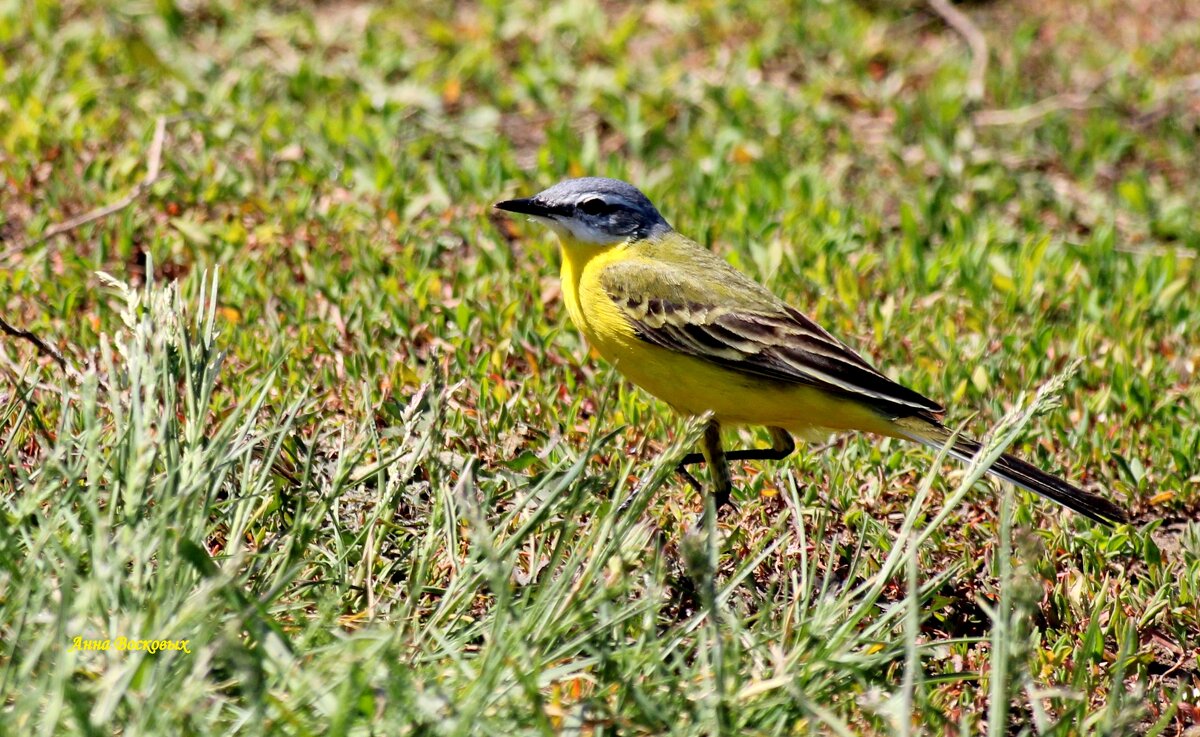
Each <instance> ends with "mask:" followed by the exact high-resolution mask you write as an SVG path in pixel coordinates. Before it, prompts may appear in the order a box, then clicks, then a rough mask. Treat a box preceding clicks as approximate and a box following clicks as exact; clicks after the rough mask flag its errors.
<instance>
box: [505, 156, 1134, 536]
mask: <svg viewBox="0 0 1200 737" xmlns="http://www.w3.org/2000/svg"><path fill="white" fill-rule="evenodd" d="M496 207H497V208H499V209H501V210H507V211H509V212H514V213H520V214H524V215H528V216H530V217H532V218H533V219H534V220H536V221H538V222H541V223H544V224H545V225H548V226H549V227H550V228H551V229H552V230H554V232H555V233H557V234H558V238H559V241H560V242H561V245H562V290H563V298H564V300H565V302H566V305H567V311H568V312H569V313H570V315H571V319H572V320H573V321H574V323H575V325H576V326H577V327H578V328H579V329H580V330H581V331H583V334H584V336H585V337H586V338H587V340H588V342H589V343H590V344H591V345H592V346H593V347H595V349H596V350H597V351H599V353H600V355H602V356H604V358H606V359H607V360H609V361H611V362H612V363H613V364H614V365H616V367H617V369H618V370H620V371H621V373H623V374H624V375H625V376H626V377H628V378H629V379H630V380H631V381H633V383H635V384H637V385H638V386H640V387H642V388H643V389H645V390H646V391H648V392H650V393H651V394H653V395H655V396H656V397H659V398H660V399H662V400H663V401H665V402H666V403H667V404H670V405H671V406H672V407H674V408H675V409H677V410H679V411H680V412H683V413H686V414H689V415H702V414H704V413H706V412H711V413H712V415H711V421H710V422H709V424H708V426H707V427H706V429H705V433H704V438H703V441H702V445H701V450H702V453H692V454H689V455H687V456H686V457H684V459H683V461H682V462H681V463H680V470H681V471H683V473H684V475H685V477H686V478H688V479H689V481H692V482H693V484H694V479H691V477H690V475H687V473H686V471H684V470H683V469H684V467H685V466H687V465H688V464H691V463H699V462H707V464H708V467H709V469H710V473H711V475H712V478H713V481H714V485H715V487H716V489H715V491H716V502H717V505H718V506H722V505H724V504H725V503H728V501H729V494H730V491H731V489H732V486H733V484H732V480H731V477H730V473H729V467H728V461H729V460H779V459H783V458H786V457H787V456H788V455H789V454H790V453H791V452H792V451H793V450H794V449H795V444H794V443H793V442H792V437H791V435H790V433H798V434H802V435H807V436H809V437H812V436H813V434H814V431H816V432H827V431H839V430H863V431H866V432H872V433H877V434H879V435H886V436H890V437H895V438H904V439H908V440H915V441H917V442H920V443H924V444H926V445H929V446H933V447H937V448H940V447H942V446H943V445H944V444H945V443H946V442H947V441H949V439H950V437H951V433H950V431H949V430H948V429H947V428H946V427H945V426H944V425H942V423H941V422H940V421H939V420H940V418H941V417H942V415H943V414H944V413H945V410H944V409H943V408H942V406H941V405H939V404H938V403H937V402H934V401H933V400H931V399H927V398H926V397H923V396H921V395H920V394H918V393H917V392H915V391H913V390H911V389H908V388H907V387H904V386H901V385H900V384H897V383H896V382H894V381H892V380H891V379H889V378H887V377H886V376H884V375H883V374H882V373H880V372H879V371H877V370H875V368H873V367H872V366H871V365H870V364H869V363H867V362H866V361H865V360H863V358H862V357H861V356H859V355H858V354H857V353H855V352H854V351H853V350H851V349H850V348H849V347H847V346H846V344H844V343H842V342H841V341H839V340H838V339H837V338H835V337H833V336H832V335H830V334H829V332H828V331H826V330H825V329H824V328H822V327H821V326H820V325H818V324H817V323H815V322H813V321H812V320H811V319H809V318H808V317H807V316H805V315H804V314H803V313H801V312H800V311H799V310H797V309H795V308H793V307H791V306H790V305H788V304H787V303H785V302H784V301H783V300H781V299H779V298H778V297H776V296H775V295H774V294H772V293H771V292H770V291H768V290H767V289H766V288H765V287H763V286H762V285H760V284H758V283H756V282H754V281H753V280H751V279H750V278H748V277H747V276H745V275H744V274H742V273H741V272H739V271H737V270H736V269H734V268H733V267H732V266H730V265H729V264H728V263H726V262H725V261H724V260H722V259H721V258H719V257H717V256H716V255H714V254H712V253H711V252H709V251H708V250H706V249H704V248H701V247H700V246H699V245H697V244H696V243H695V242H693V241H691V240H689V239H687V238H685V237H684V236H682V235H680V234H679V233H677V232H675V230H674V229H673V228H672V227H671V226H670V224H668V223H667V221H666V220H665V219H664V218H663V216H662V215H660V214H659V212H658V210H657V209H655V207H654V205H653V203H651V202H650V200H649V199H647V197H646V196H645V195H644V194H642V193H641V192H640V191H639V190H638V189H637V188H636V187H634V186H633V185H630V184H627V183H626V182H622V181H619V180H616V179H603V178H598V177H587V178H583V179H568V180H566V181H564V182H560V183H559V184H556V185H554V186H553V187H550V188H549V189H547V190H545V191H543V192H539V193H538V194H536V195H534V196H533V197H530V198H528V199H516V200H508V201H506V202H500V203H497V204H496ZM722 424H727V425H765V426H766V427H768V428H769V429H770V432H771V438H772V447H771V448H766V449H746V450H736V451H730V452H725V451H724V450H723V448H722V445H721V425H722ZM979 447H980V446H979V443H978V442H976V441H974V440H971V439H969V438H965V437H961V436H960V437H958V438H956V439H955V440H954V443H953V445H952V446H951V448H950V452H951V454H953V455H954V456H956V457H958V458H960V459H963V460H970V459H971V458H972V457H973V456H974V455H975V453H976V452H977V451H978V450H979ZM989 472H990V473H992V474H994V475H996V476H998V477H1000V478H1002V479H1005V480H1007V481H1010V482H1012V483H1014V484H1016V485H1017V486H1020V487H1022V488H1024V489H1028V490H1029V491H1032V492H1034V493H1035V494H1040V495H1042V496H1044V497H1046V498H1047V499H1050V500H1052V501H1055V502H1058V503H1059V504H1062V505H1063V506H1065V507H1067V508H1069V509H1073V510H1075V511H1076V512H1079V513H1080V514H1083V515H1086V516H1087V517H1089V518H1091V519H1093V520H1096V521H1097V522H1102V523H1104V524H1112V523H1113V522H1124V521H1127V520H1128V519H1129V517H1128V515H1127V514H1126V512H1125V510H1124V509H1122V508H1121V507H1119V506H1117V505H1116V504H1113V503H1112V502H1110V501H1108V500H1107V499H1104V498H1102V497H1100V496H1097V495H1095V494H1091V493H1088V492H1086V491H1084V490H1082V489H1079V488H1077V487H1075V486H1073V485H1071V484H1069V483H1067V482H1066V481H1064V480H1062V479H1060V478H1058V477H1057V476H1054V475H1052V474H1049V473H1046V472H1045V471H1042V470H1041V469H1039V468H1036V467H1035V466H1032V465H1030V464H1028V463H1026V462H1025V461H1022V460H1021V459H1019V458H1016V457H1014V456H1011V455H1002V456H1000V458H999V459H998V460H997V461H996V462H995V463H994V464H993V465H992V467H991V468H990V469H989Z"/></svg>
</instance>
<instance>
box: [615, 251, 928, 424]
mask: <svg viewBox="0 0 1200 737" xmlns="http://www.w3.org/2000/svg"><path fill="white" fill-rule="evenodd" d="M631 271H633V272H636V273H631ZM731 274H737V278H738V279H739V281H740V280H745V281H746V282H747V283H748V284H749V285H753V290H752V293H750V294H745V293H744V292H741V293H739V292H738V291H737V289H738V288H739V287H743V288H747V289H748V288H749V287H748V285H747V284H733V285H729V284H723V286H730V287H733V289H732V290H731V292H732V293H733V294H741V295H744V298H742V297H735V298H732V299H728V300H727V299H724V296H729V295H728V294H726V295H724V296H723V298H722V300H721V302H722V303H726V302H728V303H732V304H715V303H714V301H712V300H705V299H704V298H703V296H704V295H699V294H695V293H688V291H689V290H688V289H687V286H685V285H683V284H680V283H678V280H672V279H669V278H667V276H668V275H667V274H665V273H663V271H662V269H661V267H660V266H658V265H656V264H648V263H646V262H640V263H638V262H623V263H620V264H614V265H612V266H610V267H608V268H607V269H606V270H605V271H604V272H602V273H601V275H600V282H601V285H602V286H603V287H604V289H605V291H606V292H607V293H608V296H609V297H610V298H611V299H612V300H613V302H614V303H615V304H616V305H617V307H618V308H619V309H620V310H621V312H622V314H623V315H624V317H625V318H626V319H627V320H628V321H629V324H630V326H631V327H632V328H633V330H634V332H635V334H636V335H637V336H638V337H639V338H640V339H642V340H644V341H646V342H647V343H651V344H653V345H656V346H659V347H661V348H666V349H668V350H672V351H678V352H680V353H686V354H688V355H691V356H695V357H697V358H702V359H704V360H706V361H710V362H712V363H715V364H717V365H720V366H723V367H725V368H728V369H731V370H733V371H737V372H739V373H742V374H747V375H751V376H757V377H761V378H764V379H769V380H771V381H777V382H781V383H784V384H804V385H808V386H813V387H816V388H819V389H821V390H823V391H828V392H830V393H833V394H837V395H840V396H845V397H848V398H852V399H857V400H859V401H863V402H865V403H867V404H870V405H871V406H874V407H876V408H878V409H879V410H881V411H884V412H887V413H890V414H894V415H896V416H907V415H914V414H920V415H929V416H937V415H940V414H942V413H943V412H944V410H943V408H942V407H941V405H939V404H937V403H936V402H934V401H932V400H930V399H927V398H926V397H924V396H922V395H920V394H919V393H917V392H915V391H913V390H911V389H909V388H907V387H904V386H902V385H900V384H897V383H896V382H894V381H892V380H891V379H889V378H887V377H886V376H884V375H883V374H881V373H880V372H879V371H877V370H875V369H874V368H873V367H872V366H871V365H870V364H869V363H867V362H866V361H864V360H863V359H862V357H861V356H859V355H858V354H857V353H855V352H854V351H853V350H851V349H850V348H849V347H847V346H846V345H845V344H844V343H842V342H841V341H839V340H838V339H837V338H834V337H833V336H832V335H830V334H829V332H828V331H826V330H825V329H824V328H822V327H821V326H820V325H817V324H816V323H815V322H813V321H812V320H811V319H809V318H808V317H807V316H805V315H804V314H803V313H801V312H800V311H798V310H796V309H794V308H792V307H790V306H788V305H786V304H784V303H783V302H781V301H779V300H778V299H776V298H775V297H774V296H772V295H770V293H769V292H766V291H765V290H764V289H763V288H762V287H761V286H759V285H758V284H756V283H754V282H750V281H749V280H748V279H746V278H745V277H744V276H743V275H741V274H739V273H737V272H735V271H733V270H732V269H729V273H728V274H722V275H721V276H725V277H729V278H734V277H732V276H731Z"/></svg>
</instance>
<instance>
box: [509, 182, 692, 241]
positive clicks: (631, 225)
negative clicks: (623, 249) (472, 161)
mask: <svg viewBox="0 0 1200 737" xmlns="http://www.w3.org/2000/svg"><path fill="white" fill-rule="evenodd" d="M496 207H497V208H498V209H500V210H507V211H509V212H517V213H521V214H523V215H529V216H530V217H532V218H533V219H534V220H537V221H538V222H541V223H545V224H546V225H549V226H550V227H551V228H553V229H554V231H555V232H557V233H558V234H559V235H560V236H562V237H564V238H573V239H574V240H577V241H581V242H583V243H591V244H594V245H598V246H607V245H611V244H613V243H619V242H621V241H625V240H640V239H642V238H647V237H650V236H653V235H659V234H662V233H667V232H670V230H671V226H670V225H669V224H668V223H667V221H666V220H664V219H663V216H662V215H660V214H659V213H658V210H656V209H654V204H653V203H652V202H650V200H649V199H648V198H647V197H646V195H644V194H642V193H641V192H640V191H638V188H637V187H635V186H633V185H632V184H629V183H628V182H622V181H621V180H620V179H605V178H603V177H584V178H582V179H567V180H565V181H562V182H559V183H558V184H556V185H554V186H553V187H551V188H549V189H546V190H542V191H541V192H538V193H537V194H535V195H534V196H533V197H529V198H527V199H520V200H507V201H505V202H497V203H496Z"/></svg>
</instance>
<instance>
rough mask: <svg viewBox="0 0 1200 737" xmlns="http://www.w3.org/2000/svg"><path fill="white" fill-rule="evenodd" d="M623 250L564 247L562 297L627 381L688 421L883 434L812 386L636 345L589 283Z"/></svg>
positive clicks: (875, 422) (860, 410)
mask: <svg viewBox="0 0 1200 737" xmlns="http://www.w3.org/2000/svg"><path fill="white" fill-rule="evenodd" d="M626 256H627V254H626V253H625V246H623V245H618V246H612V247H609V248H607V249H599V248H597V247H596V246H591V245H575V246H572V245H568V244H565V243H564V245H563V269H562V283H563V297H564V300H565V301H566V306H567V311H568V312H569V313H570V315H571V319H572V321H573V322H574V323H575V325H576V326H577V327H578V328H579V329H580V331H581V332H582V333H583V335H584V337H585V338H587V340H588V342H589V343H590V344H591V345H592V346H593V347H594V348H595V349H596V351H597V352H599V353H600V355H601V356H603V357H604V358H605V359H606V360H608V361H609V362H611V363H612V364H613V365H614V366H616V367H617V370H619V371H620V372H621V373H622V374H623V375H624V376H625V377H626V378H628V379H629V380H630V381H632V382H633V383H634V384H636V385H638V386H639V387H641V388H642V389H645V390H646V391H648V392H650V393H651V394H653V395H654V396H656V397H658V398H659V399H661V400H663V401H664V402H666V403H667V404H669V405H671V406H672V407H674V408H675V409H677V410H679V411H680V412H683V413H685V414H689V415H700V414H704V413H705V412H710V411H711V412H712V413H713V415H714V416H715V417H716V419H717V420H718V421H720V422H721V423H723V424H732V425H768V426H774V427H782V428H785V429H787V430H790V431H792V432H795V433H797V434H801V435H808V436H810V437H811V436H813V435H814V434H818V433H817V432H814V431H821V430H835V431H836V430H852V429H853V430H866V431H869V432H880V433H884V434H889V433H888V432H887V430H888V427H889V425H890V423H888V422H887V420H886V419H884V418H883V417H881V416H880V415H879V414H877V413H876V412H875V411H874V410H872V409H871V408H869V407H867V406H864V405H862V404H860V403H857V402H853V401H849V400H846V399H842V398H840V397H837V396H835V395H832V394H829V393H827V392H823V391H820V390H818V389H814V388H812V387H808V386H804V385H796V384H782V383H778V382H773V381H770V380H768V379H763V378H758V377H753V376H749V375H746V374H741V373H738V372H735V371H731V370H729V369H726V368H723V367H721V366H719V365H717V364H714V363H710V362H707V361H704V360H702V359H700V358H696V357H693V356H690V355H687V354H684V353H679V352H676V351H671V350H668V349H665V348H660V347H658V346H655V345H651V344H649V343H647V342H645V341H643V340H641V339H640V338H638V337H637V336H636V335H635V334H634V332H633V329H632V328H631V327H630V325H629V323H628V322H627V321H626V319H625V317H624V316H623V315H622V314H621V312H620V310H619V308H618V307H617V306H616V305H615V304H613V302H612V300H611V299H610V298H609V296H608V294H607V293H606V292H605V291H604V289H603V288H602V287H601V285H600V281H599V279H598V278H596V276H597V274H598V272H599V270H600V269H602V268H603V267H604V266H605V264H607V263H610V262H611V261H612V260H614V259H619V258H625V257H626Z"/></svg>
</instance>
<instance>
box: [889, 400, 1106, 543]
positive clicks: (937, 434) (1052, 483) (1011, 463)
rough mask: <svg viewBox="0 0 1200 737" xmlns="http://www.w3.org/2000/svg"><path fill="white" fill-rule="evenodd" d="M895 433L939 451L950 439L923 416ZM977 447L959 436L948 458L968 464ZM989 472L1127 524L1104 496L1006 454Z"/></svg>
mask: <svg viewBox="0 0 1200 737" xmlns="http://www.w3.org/2000/svg"><path fill="white" fill-rule="evenodd" d="M895 429H896V434H897V435H899V436H901V437H905V438H908V439H909V440H915V441H917V442H918V443H924V444H925V445H928V446H930V447H932V448H939V449H940V448H941V447H942V446H943V445H945V444H946V441H947V440H949V439H950V434H951V433H950V431H949V430H948V429H947V428H946V427H945V426H943V425H941V424H940V423H937V422H934V421H932V420H928V419H925V418H922V417H918V416H914V417H902V418H899V419H897V420H895ZM979 449H980V444H979V443H978V442H976V441H974V440H971V439H970V438H964V437H962V436H961V435H960V436H959V437H958V438H956V439H955V441H954V445H953V446H951V448H950V455H952V456H954V457H955V458H958V459H959V460H963V461H970V460H971V459H972V458H974V457H975V454H976V453H978V452H979ZM988 473H990V474H992V475H993V476H997V477H999V478H1002V479H1004V480H1005V481H1008V482H1011V483H1013V484H1016V485H1017V486H1019V487H1021V488H1022V489H1025V490H1027V491H1032V492H1033V493H1034V494H1038V495H1040V496H1044V497H1046V498H1047V499H1049V500H1050V501H1053V502H1058V503H1059V504H1061V505H1063V506H1064V507H1066V508H1067V509H1070V510H1072V511H1075V512H1078V513H1079V514H1082V515H1083V516H1085V517H1087V518H1089V519H1092V520H1094V521H1096V522H1099V523H1100V524H1103V525H1108V526H1110V527H1111V526H1112V525H1113V524H1114V523H1117V522H1128V521H1129V513H1128V512H1126V511H1125V510H1124V509H1122V508H1121V507H1119V506H1117V505H1116V504H1114V503H1112V502H1110V501H1109V500H1107V499H1105V498H1104V497H1101V496H1098V495H1096V494H1092V493H1090V492H1087V491H1084V490H1083V489H1080V488H1079V487H1077V486H1073V485H1071V484H1069V483H1067V482H1066V481H1064V480H1062V479H1060V478H1059V477H1057V476H1055V475H1054V474H1050V473H1046V472H1045V471H1043V470H1042V469H1040V468H1038V467H1037V466H1034V465H1031V464H1029V463H1026V462H1025V461H1023V460H1021V459H1020V458H1017V457H1016V456H1014V455H1009V454H1008V453H1005V454H1004V455H1002V456H1000V457H999V458H997V459H996V462H995V463H993V464H992V467H991V468H989V469H988Z"/></svg>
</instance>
